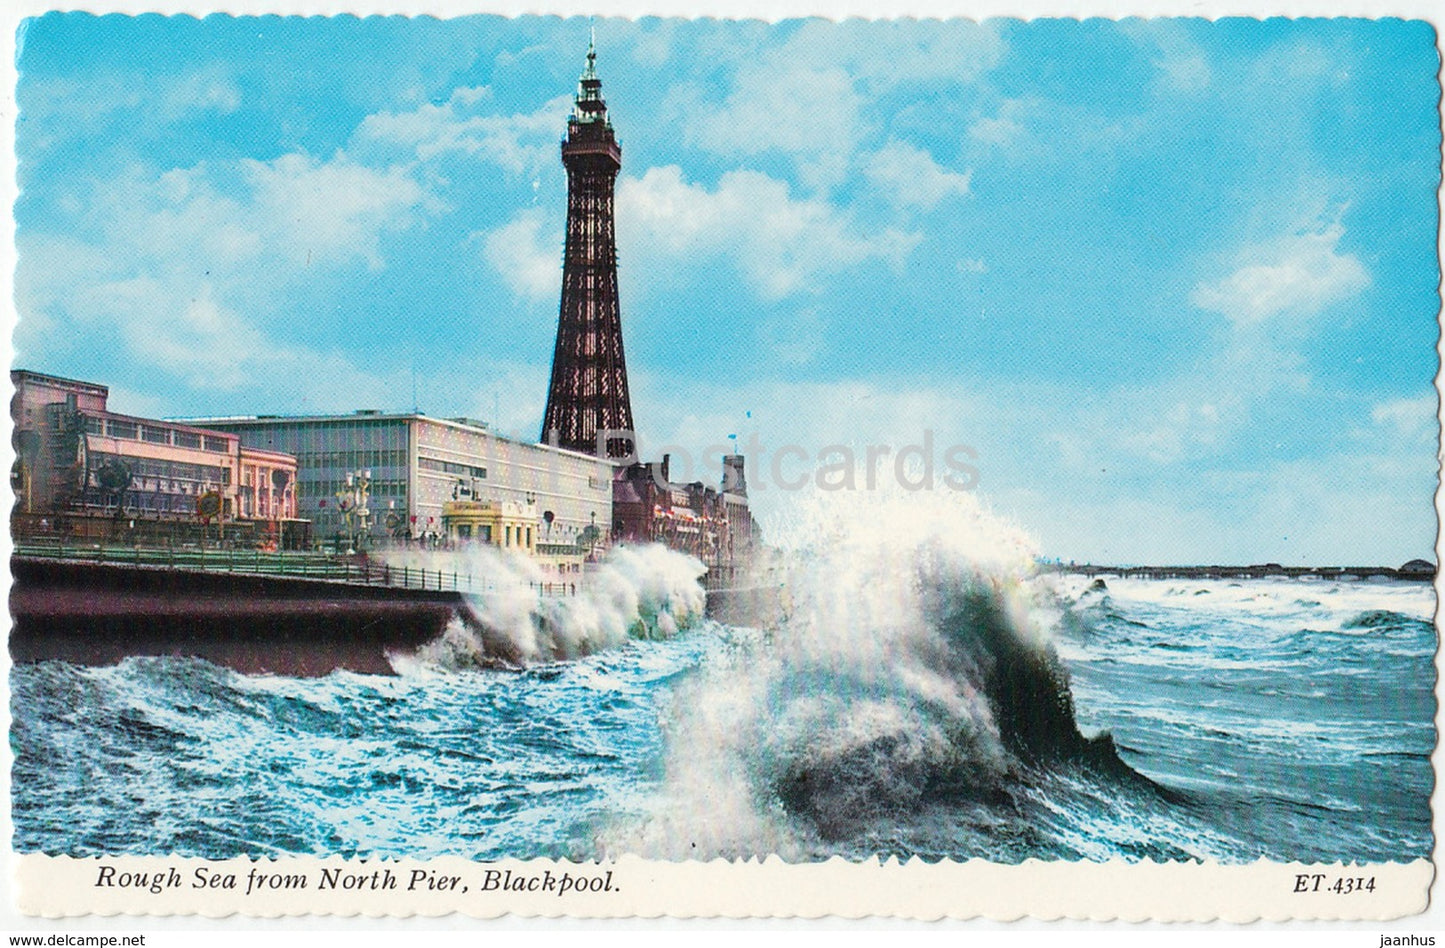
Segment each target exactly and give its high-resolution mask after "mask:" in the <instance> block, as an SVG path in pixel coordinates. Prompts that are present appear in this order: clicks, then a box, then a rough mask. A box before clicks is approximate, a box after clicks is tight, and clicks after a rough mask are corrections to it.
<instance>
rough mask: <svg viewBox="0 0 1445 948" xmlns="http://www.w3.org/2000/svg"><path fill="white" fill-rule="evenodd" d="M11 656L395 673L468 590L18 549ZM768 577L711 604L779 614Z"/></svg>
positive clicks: (747, 617) (758, 616)
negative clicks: (188, 660)
mask: <svg viewBox="0 0 1445 948" xmlns="http://www.w3.org/2000/svg"><path fill="white" fill-rule="evenodd" d="M10 568H11V572H12V574H13V576H14V583H13V584H12V585H11V588H10V616H11V621H12V626H11V631H10V657H11V659H12V660H13V661H15V662H36V661H46V660H59V661H67V662H74V663H76V664H80V665H110V664H114V663H116V662H119V661H121V660H122V659H125V658H128V657H132V656H147V655H155V656H163V655H168V656H180V657H194V658H203V659H206V660H207V661H211V662H215V663H216V664H218V665H224V666H226V667H228V668H233V669H235V670H236V671H240V672H244V673H246V674H276V675H293V676H301V677H312V676H319V675H325V674H328V673H330V672H332V671H334V670H336V669H346V670H349V671H355V672H361V673H364V674H379V675H389V674H392V673H393V669H392V666H391V663H390V661H388V659H387V654H388V653H389V652H390V653H397V652H401V653H406V652H411V651H415V650H416V649H418V648H419V647H421V646H422V645H425V644H426V643H427V642H430V641H432V640H433V639H435V638H436V637H437V636H438V635H440V634H441V633H442V631H443V630H444V629H445V628H446V627H447V624H448V623H449V622H450V621H451V620H452V618H453V617H454V616H455V615H456V614H457V612H458V610H459V609H461V608H463V606H464V601H465V598H466V594H465V593H463V592H453V591H449V590H448V591H438V590H423V589H415V588H403V587H396V586H380V585H364V584H360V583H346V582H336V581H329V580H322V579H309V578H304V577H296V576H276V575H270V574H255V573H231V572H225V571H219V570H185V569H172V568H166V567H157V566H145V565H135V564H130V563H96V562H77V561H68V560H57V559H51V558H44V557H25V556H16V557H13V558H12V559H11V561H10ZM781 611H782V596H781V593H780V591H779V590H778V589H776V588H768V587H737V588H728V589H714V590H709V591H708V594H707V614H708V615H709V616H710V617H712V618H715V619H717V620H718V621H720V622H726V623H729V624H732V625H752V626H758V625H769V624H772V622H773V621H774V620H776V618H777V617H778V616H779V615H780V614H781Z"/></svg>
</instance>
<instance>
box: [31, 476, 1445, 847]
mask: <svg viewBox="0 0 1445 948" xmlns="http://www.w3.org/2000/svg"><path fill="white" fill-rule="evenodd" d="M920 503H925V504H928V505H930V506H928V507H925V508H921V507H920V506H919V505H920ZM921 510H926V511H927V515H926V516H924V515H922V514H921V512H920V511H921ZM776 529H777V533H776V534H775V535H774V537H772V538H770V539H772V541H773V543H772V545H771V546H770V549H771V552H770V553H769V554H768V560H767V562H766V563H765V564H764V566H763V567H760V569H759V573H758V582H760V583H763V584H771V585H772V586H773V587H775V588H776V589H777V590H778V591H779V592H778V598H779V606H780V608H779V610H778V614H777V615H775V616H772V617H771V618H769V619H768V620H767V621H760V622H758V623H757V624H756V625H754V626H746V627H745V626H729V625H724V624H720V623H718V622H715V621H713V620H711V619H708V618H706V617H704V616H703V614H702V609H701V605H702V592H701V587H700V586H699V585H698V575H699V573H700V572H701V569H700V566H699V565H698V564H697V563H696V561H694V560H691V559H690V558H688V557H685V556H682V555H681V554H677V553H673V552H671V551H667V550H663V549H661V548H641V549H638V550H633V551H619V552H618V554H616V555H615V556H614V557H613V558H612V559H611V560H610V561H609V563H608V565H607V566H605V567H604V568H603V570H602V571H600V572H599V574H598V575H597V576H594V577H592V578H590V579H589V580H588V582H586V583H584V587H585V588H584V589H582V590H581V591H580V592H579V593H578V595H576V596H573V597H565V598H563V599H548V598H545V597H538V596H536V595H535V594H533V593H531V592H530V586H528V585H526V584H525V583H521V582H519V583H518V584H517V585H516V588H515V595H513V596H511V597H510V598H507V599H506V600H505V601H498V600H496V599H493V600H488V601H486V602H481V601H479V602H478V603H477V604H476V606H475V608H474V609H472V610H470V611H469V612H468V614H464V615H460V616H458V617H457V619H456V620H455V621H454V622H453V624H452V626H451V627H449V629H448V630H447V632H446V634H445V635H444V636H443V637H442V639H441V640H439V641H438V642H437V643H434V645H433V646H431V647H428V648H427V649H423V650H422V651H421V652H419V653H416V654H411V655H396V656H394V657H393V665H394V667H395V671H396V673H395V674H393V675H385V676H383V675H360V674H354V673H350V672H346V671H336V672H333V673H331V674H329V675H326V676H324V677H319V678H289V677H280V676H271V675H246V674H241V673H238V672H236V671H233V670H230V669H228V668H224V667H220V666H217V665H213V664H210V663H208V662H205V661H202V660H199V659H189V658H178V657H134V658H129V659H126V660H125V661H122V662H121V663H119V664H117V665H112V666H106V667H84V666H78V665H72V664H67V663H62V662H40V663H36V664H27V665H17V666H15V667H14V668H13V670H12V672H11V679H10V684H11V711H12V718H13V721H12V730H11V746H12V748H13V752H14V765H13V771H12V794H13V799H12V812H13V824H14V840H13V845H14V847H15V849H17V850H19V851H22V852H42V853H49V854H68V855H73V856H86V855H97V854H133V855H159V854H182V855H188V856H200V857H209V858H225V857H232V856H253V857H255V856H283V855H315V856H331V855H339V856H344V857H356V858H373V857H417V858H427V857H436V856H462V857H467V858H471V859H476V860H491V859H499V858H506V857H518V858H532V857H551V858H569V859H596V858H608V857H613V856H617V855H621V854H623V853H637V854H641V855H644V856H649V857H654V858H661V859H689V858H697V859H706V858H713V857H726V858H746V857H753V856H762V855H769V854H778V855H780V856H782V857H783V858H785V859H788V860H793V861H811V860H821V859H826V858H829V857H832V856H842V857H844V858H847V859H851V860H865V859H873V858H880V857H881V858H887V857H898V858H903V859H907V858H912V857H918V858H922V859H925V860H941V859H969V858H974V857H979V858H983V859H987V860H992V861H995V862H1003V863H1016V862H1020V861H1022V860H1025V859H1029V858H1038V859H1045V860H1109V859H1124V860H1131V861H1137V860H1146V859H1147V860H1155V861H1185V860H1219V861H1222V862H1225V863H1244V862H1251V861H1254V860H1257V859H1260V858H1265V859H1269V860H1279V861H1301V862H1331V863H1333V862H1344V863H1379V862H1393V861H1408V860H1414V859H1419V858H1428V857H1429V856H1430V854H1431V852H1432V849H1433V845H1434V839H1433V836H1432V831H1431V813H1430V795H1431V792H1432V789H1433V780H1434V774H1433V770H1432V767H1431V763H1430V755H1431V754H1432V752H1433V750H1434V748H1435V743H1436V732H1435V725H1434V720H1435V710H1436V708H1435V674H1436V672H1435V652H1436V648H1437V644H1438V642H1437V636H1436V631H1435V627H1434V624H1433V616H1434V614H1435V609H1436V602H1435V596H1434V592H1433V590H1432V588H1431V587H1430V586H1429V585H1428V584H1423V583H1405V582H1391V581H1368V580H1361V581H1321V580H1315V581H1311V580H1291V579H1253V580H1237V581H1223V580H1190V579H1179V580H1145V579H1119V578H1113V577H1106V578H1104V579H1103V581H1102V582H1099V581H1096V580H1094V579H1091V578H1088V577H1082V576H1070V575H1067V574H1057V573H1053V572H1051V571H1048V570H1040V569H1038V568H1037V567H1036V566H1035V561H1034V557H1033V552H1032V549H1031V541H1029V539H1028V537H1027V535H1026V534H1025V533H1024V532H1023V531H1021V530H1019V529H1018V528H1017V527H1015V526H1013V525H1011V524H1009V523H1007V522H1005V521H1002V520H1000V519H998V518H995V517H993V516H992V515H990V514H989V513H988V512H987V511H986V510H984V509H983V508H982V507H980V506H979V505H978V503H977V501H975V500H972V499H969V498H959V499H957V500H956V501H954V502H953V503H952V504H951V505H950V506H949V507H948V509H947V510H944V511H940V510H938V509H937V498H928V499H925V500H924V501H921V502H920V501H919V500H918V499H917V498H902V499H900V501H899V503H898V505H897V506H896V508H895V509H888V505H887V504H886V503H885V504H883V505H882V506H881V508H880V505H879V504H878V503H876V502H874V501H868V502H867V503H864V502H862V501H857V502H854V503H852V504H851V505H850V504H848V503H844V504H841V505H840V504H839V503H837V502H835V501H833V500H831V499H825V500H824V501H822V502H820V503H819V504H818V506H817V509H815V510H812V511H809V512H805V513H804V514H802V515H800V516H798V517H796V518H795V519H794V520H793V521H791V522H784V523H782V524H781V526H780V527H778V528H776ZM790 539H791V543H790V542H789V540H790ZM484 565H487V566H489V567H491V568H494V569H499V570H500V569H502V567H500V566H498V565H497V564H496V563H490V564H484ZM512 568H515V569H520V567H512ZM524 578H525V577H524ZM529 597H530V598H529Z"/></svg>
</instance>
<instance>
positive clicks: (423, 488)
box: [196, 411, 612, 552]
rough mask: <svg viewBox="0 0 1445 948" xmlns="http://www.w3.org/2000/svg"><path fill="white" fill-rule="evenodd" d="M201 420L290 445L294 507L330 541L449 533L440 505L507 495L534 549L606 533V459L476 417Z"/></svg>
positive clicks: (244, 438)
mask: <svg viewBox="0 0 1445 948" xmlns="http://www.w3.org/2000/svg"><path fill="white" fill-rule="evenodd" d="M196 423H197V424H204V425H206V426H207V427H209V428H214V429H216V430H219V431H225V432H228V433H230V434H232V435H234V436H236V437H239V438H240V439H241V442H242V444H244V445H245V446H246V447H247V448H248V449H250V450H266V451H275V452H281V453H283V454H288V455H293V456H295V457H296V459H297V462H298V465H299V474H298V478H299V480H298V483H297V485H296V486H297V492H296V493H297V504H298V510H299V511H300V513H301V515H302V516H303V517H306V518H307V519H309V520H311V521H312V522H313V523H314V530H313V532H314V535H315V537H316V539H317V540H318V541H319V542H322V543H325V544H328V545H331V544H337V543H338V542H349V543H350V545H352V546H356V545H357V544H359V545H361V546H363V547H365V546H373V547H375V546H381V545H386V544H388V543H390V544H393V545H406V544H416V543H424V544H438V543H443V542H447V541H448V540H451V541H455V540H457V539H459V537H458V533H457V531H455V530H452V531H449V530H448V522H447V516H446V515H447V512H448V511H447V506H448V505H449V504H455V503H459V502H463V501H466V502H476V503H488V504H497V505H504V506H505V509H506V510H508V517H507V522H508V523H509V524H511V525H513V526H519V525H520V526H524V527H525V526H526V525H525V524H521V523H520V522H514V514H515V512H516V511H518V510H524V511H530V512H529V513H527V515H526V516H527V518H528V520H529V522H530V526H531V527H532V528H533V531H534V532H533V536H532V541H531V547H532V548H533V549H534V550H535V551H538V552H540V551H543V550H544V549H545V548H546V547H550V546H563V547H576V546H578V545H581V544H584V543H585V545H586V546H587V547H588V549H589V550H590V549H592V548H593V547H599V546H601V545H602V544H605V543H606V542H607V541H608V539H609V535H610V529H609V528H610V525H611V523H612V465H611V464H610V463H609V462H608V461H606V460H604V459H601V458H597V457H592V456H590V455H586V454H582V453H580V452H576V451H568V450H565V449H561V448H554V447H551V446H549V445H544V444H530V443H526V442H520V441H515V440H512V439H510V438H505V437H501V436H499V435H497V434H496V433H494V432H492V431H491V430H490V429H488V428H487V427H486V426H485V425H484V424H482V423H481V422H478V421H474V420H472V419H467V418H455V419H441V418H431V417H429V416H426V415H421V414H414V413H413V414H384V413H381V412H372V411H360V412H355V413H353V414H350V415H324V416H313V417H280V416H275V417H272V416H258V417H248V418H212V419H206V420H204V421H203V422H200V421H198V422H196ZM461 509H463V508H456V507H453V508H452V510H453V512H456V511H458V510H461ZM498 509H503V507H499V508H498ZM461 523H462V520H457V521H456V524H454V525H460V524H461ZM468 525H480V524H470V522H469V524H468ZM589 528H590V529H589ZM524 535H525V534H524ZM475 537H476V534H473V535H472V537H470V538H469V539H475ZM502 538H503V540H505V531H504V532H503V533H502ZM494 542H495V541H494Z"/></svg>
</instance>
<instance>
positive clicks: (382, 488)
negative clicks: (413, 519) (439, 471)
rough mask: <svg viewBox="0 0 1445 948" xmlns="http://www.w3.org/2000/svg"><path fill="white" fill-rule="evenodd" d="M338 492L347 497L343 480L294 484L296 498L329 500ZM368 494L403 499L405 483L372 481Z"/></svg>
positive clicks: (347, 490) (348, 491) (347, 491)
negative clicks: (342, 492) (343, 492)
mask: <svg viewBox="0 0 1445 948" xmlns="http://www.w3.org/2000/svg"><path fill="white" fill-rule="evenodd" d="M338 491H345V492H346V493H347V494H348V495H349V494H350V490H349V489H348V488H347V486H346V480H345V478H342V479H340V480H334V481H299V482H298V483H297V484H296V496H297V497H313V498H314V497H321V498H328V499H329V498H331V497H333V496H335V495H336V493H337V492H338ZM370 494H371V496H372V497H405V496H406V481H372V482H371V489H370Z"/></svg>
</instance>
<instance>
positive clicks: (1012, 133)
mask: <svg viewBox="0 0 1445 948" xmlns="http://www.w3.org/2000/svg"><path fill="white" fill-rule="evenodd" d="M1028 105H1029V104H1028V103H1026V102H1024V101H1022V100H1020V99H1006V100H1004V101H1003V102H1002V103H1000V104H999V107H998V114H997V115H994V116H992V117H990V116H984V117H982V118H978V119H975V120H974V122H973V124H971V125H970V126H969V127H968V137H969V138H972V139H973V140H974V141H978V142H982V143H984V144H986V145H995V146H997V147H1000V148H1007V147H1008V146H1010V145H1012V144H1013V143H1014V142H1016V141H1018V140H1019V138H1020V137H1022V136H1023V134H1024V127H1023V123H1022V122H1021V121H1020V119H1021V117H1022V115H1023V113H1024V112H1025V110H1026V109H1027V108H1028Z"/></svg>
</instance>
